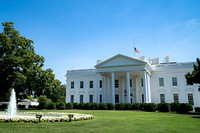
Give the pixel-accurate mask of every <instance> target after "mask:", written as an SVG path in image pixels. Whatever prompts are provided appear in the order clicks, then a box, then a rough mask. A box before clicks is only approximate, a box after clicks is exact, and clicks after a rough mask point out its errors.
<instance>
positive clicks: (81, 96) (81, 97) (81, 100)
mask: <svg viewBox="0 0 200 133" xmlns="http://www.w3.org/2000/svg"><path fill="white" fill-rule="evenodd" d="M80 103H83V95H80Z"/></svg>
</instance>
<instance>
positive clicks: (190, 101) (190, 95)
mask: <svg viewBox="0 0 200 133" xmlns="http://www.w3.org/2000/svg"><path fill="white" fill-rule="evenodd" d="M188 103H189V104H191V105H194V99H193V94H192V93H190V94H188Z"/></svg>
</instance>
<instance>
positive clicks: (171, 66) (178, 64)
mask: <svg viewBox="0 0 200 133" xmlns="http://www.w3.org/2000/svg"><path fill="white" fill-rule="evenodd" d="M154 67H156V68H163V67H168V68H188V67H193V62H189V63H173V64H170V63H169V64H158V65H155V66H154Z"/></svg>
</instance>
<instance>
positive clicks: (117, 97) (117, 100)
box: [115, 94, 119, 103]
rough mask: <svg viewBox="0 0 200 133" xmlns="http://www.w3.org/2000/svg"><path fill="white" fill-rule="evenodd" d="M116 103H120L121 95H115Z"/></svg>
mask: <svg viewBox="0 0 200 133" xmlns="http://www.w3.org/2000/svg"><path fill="white" fill-rule="evenodd" d="M115 103H119V95H118V94H116V95H115Z"/></svg>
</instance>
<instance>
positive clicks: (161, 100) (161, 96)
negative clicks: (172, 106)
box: [160, 94, 165, 103]
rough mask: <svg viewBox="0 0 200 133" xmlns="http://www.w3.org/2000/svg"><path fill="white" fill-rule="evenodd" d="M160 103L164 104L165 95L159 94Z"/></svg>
mask: <svg viewBox="0 0 200 133" xmlns="http://www.w3.org/2000/svg"><path fill="white" fill-rule="evenodd" d="M160 102H161V103H164V102H165V94H160Z"/></svg>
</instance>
